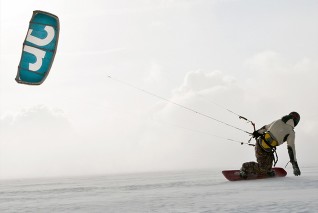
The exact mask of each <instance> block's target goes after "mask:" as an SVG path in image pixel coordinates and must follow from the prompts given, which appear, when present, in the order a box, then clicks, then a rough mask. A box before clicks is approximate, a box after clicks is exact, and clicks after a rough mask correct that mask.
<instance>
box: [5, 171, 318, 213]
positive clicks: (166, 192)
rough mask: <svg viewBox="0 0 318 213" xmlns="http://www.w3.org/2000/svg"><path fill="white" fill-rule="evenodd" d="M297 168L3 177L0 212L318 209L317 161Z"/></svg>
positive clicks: (313, 210)
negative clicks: (255, 174) (238, 177)
mask: <svg viewBox="0 0 318 213" xmlns="http://www.w3.org/2000/svg"><path fill="white" fill-rule="evenodd" d="M224 169H233V168H224ZM301 169H302V175H301V176H298V177H296V176H294V175H293V174H292V170H291V168H287V171H288V174H287V177H283V178H272V179H261V180H249V181H236V182H229V181H227V180H226V179H225V178H224V177H223V175H222V174H221V169H213V170H212V169H210V170H200V171H174V172H154V173H138V174H119V175H104V176H90V177H74V178H70V177H69V178H51V179H26V180H2V181H1V182H0V195H1V199H0V212H4V213H6V212H120V213H125V212H129V213H135V212H136V213H137V212H138V213H142V212H191V213H192V212H288V213H289V212H318V202H317V201H318V167H306V168H301Z"/></svg>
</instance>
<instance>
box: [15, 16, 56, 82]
mask: <svg viewBox="0 0 318 213" xmlns="http://www.w3.org/2000/svg"><path fill="white" fill-rule="evenodd" d="M59 31H60V23H59V19H58V17H57V16H56V15H53V14H51V13H47V12H43V11H39V10H36V11H33V15H32V18H31V21H30V25H29V30H28V33H27V36H26V38H25V40H24V43H23V49H22V56H21V60H20V63H19V67H18V73H17V77H16V78H15V80H16V81H17V82H18V83H21V84H29V85H40V84H42V83H43V81H44V80H45V79H46V77H47V75H48V74H49V72H50V69H51V67H52V64H53V61H54V57H55V53H56V48H57V43H58V38H59Z"/></svg>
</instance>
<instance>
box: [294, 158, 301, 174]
mask: <svg viewBox="0 0 318 213" xmlns="http://www.w3.org/2000/svg"><path fill="white" fill-rule="evenodd" d="M292 165H293V169H294V175H295V176H299V175H300V174H301V172H300V169H299V167H298V163H297V161H294V162H292Z"/></svg>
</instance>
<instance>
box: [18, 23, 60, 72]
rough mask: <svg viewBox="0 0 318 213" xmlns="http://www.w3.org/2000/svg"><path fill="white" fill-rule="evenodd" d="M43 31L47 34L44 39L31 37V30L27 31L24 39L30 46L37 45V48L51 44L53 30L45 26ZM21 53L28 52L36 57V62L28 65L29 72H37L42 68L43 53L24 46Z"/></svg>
mask: <svg viewBox="0 0 318 213" xmlns="http://www.w3.org/2000/svg"><path fill="white" fill-rule="evenodd" d="M44 30H45V31H46V33H47V36H46V38H44V39H41V38H38V37H35V36H33V35H32V31H33V30H32V29H30V30H29V32H28V36H27V38H26V41H28V42H31V43H32V44H35V45H38V46H46V45H48V44H49V43H51V41H52V40H53V39H54V35H55V33H54V28H53V27H50V26H46V27H45V28H44ZM23 51H25V52H28V53H31V54H33V55H34V56H35V57H36V62H35V63H34V64H32V63H30V64H29V70H31V71H38V70H39V69H40V68H41V66H42V60H43V58H44V57H45V53H46V52H45V51H44V50H41V49H38V48H35V47H31V46H27V45H24V48H23Z"/></svg>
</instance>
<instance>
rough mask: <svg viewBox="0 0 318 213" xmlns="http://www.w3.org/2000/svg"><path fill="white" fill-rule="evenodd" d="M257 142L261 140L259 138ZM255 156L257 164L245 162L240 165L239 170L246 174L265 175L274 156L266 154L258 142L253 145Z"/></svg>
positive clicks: (270, 153)
mask: <svg viewBox="0 0 318 213" xmlns="http://www.w3.org/2000/svg"><path fill="white" fill-rule="evenodd" d="M258 140H261V139H260V138H259V139H258ZM255 156H256V161H257V162H253V161H251V162H246V163H243V164H242V168H241V170H242V171H244V172H246V173H247V174H260V175H263V174H267V172H269V171H270V170H271V168H272V165H273V161H274V155H273V153H272V152H266V151H265V150H263V148H262V147H261V146H260V145H259V143H258V141H257V142H256V144H255Z"/></svg>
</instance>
